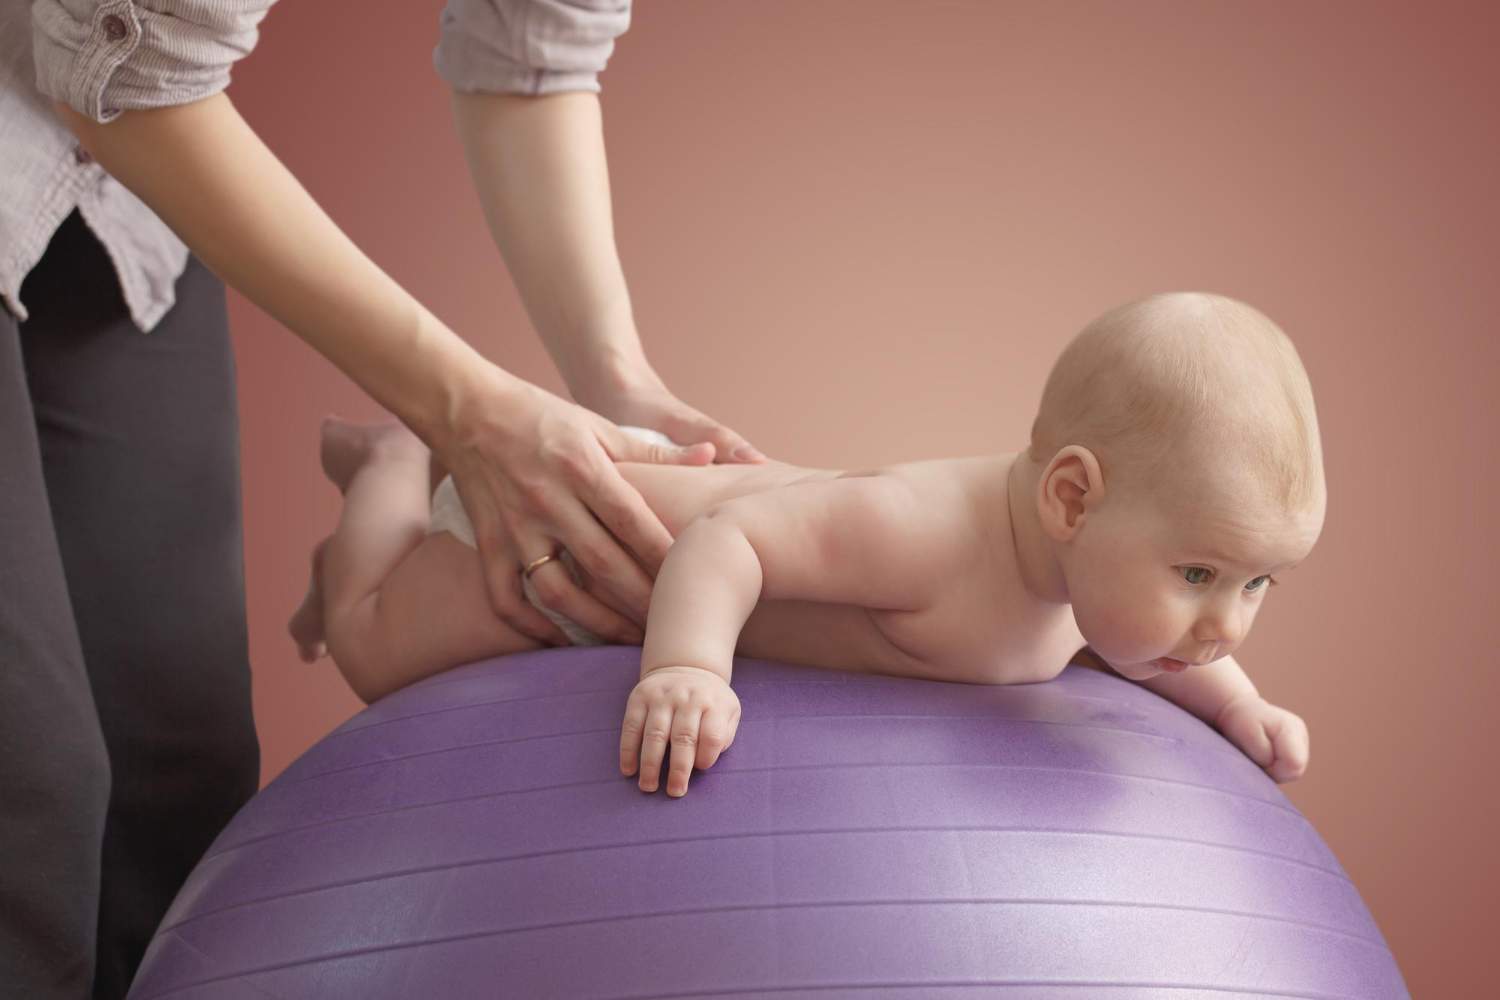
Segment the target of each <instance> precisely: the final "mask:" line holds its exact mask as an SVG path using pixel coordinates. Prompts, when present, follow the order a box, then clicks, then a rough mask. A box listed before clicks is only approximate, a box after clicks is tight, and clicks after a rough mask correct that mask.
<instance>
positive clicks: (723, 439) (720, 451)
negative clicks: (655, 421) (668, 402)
mask: <svg viewBox="0 0 1500 1000" xmlns="http://www.w3.org/2000/svg"><path fill="white" fill-rule="evenodd" d="M679 405H680V409H676V410H673V411H672V413H671V414H669V415H668V416H667V418H666V419H665V420H664V421H662V426H661V428H660V430H661V432H662V433H663V434H665V435H666V436H667V437H669V438H671V439H672V440H673V441H676V442H678V443H679V444H684V445H687V444H693V443H696V442H700V441H707V442H708V443H709V444H711V445H713V446H714V461H715V462H718V463H720V464H725V463H731V462H749V463H759V462H764V461H765V460H766V456H764V455H762V454H761V453H760V451H759V450H758V449H757V448H755V447H754V446H753V445H752V444H750V442H749V441H746V440H745V439H744V438H743V437H741V436H740V435H738V434H736V433H735V432H734V431H732V430H730V429H729V428H728V427H725V426H724V425H723V424H721V423H719V422H718V421H717V420H714V419H713V418H712V417H709V416H706V415H704V414H703V413H700V412H699V411H697V410H695V409H693V408H692V407H691V406H688V405H686V404H679Z"/></svg>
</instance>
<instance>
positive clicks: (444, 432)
mask: <svg viewBox="0 0 1500 1000" xmlns="http://www.w3.org/2000/svg"><path fill="white" fill-rule="evenodd" d="M453 341H454V342H457V344H458V345H461V346H460V347H459V350H457V351H455V352H453V353H450V354H448V357H446V358H442V359H433V360H434V361H435V363H434V364H433V365H432V366H431V368H430V369H429V370H433V371H436V372H437V385H436V389H435V391H434V392H432V393H431V394H430V397H429V398H430V401H429V402H427V403H425V404H423V405H419V406H417V407H416V408H415V410H414V411H413V414H412V416H411V417H410V418H408V417H407V416H406V415H405V414H399V413H398V414H397V415H398V416H400V417H402V419H403V420H405V421H406V423H407V425H408V426H410V427H411V429H412V430H413V431H414V432H415V433H416V435H417V436H418V437H420V438H421V439H422V440H423V441H425V442H426V443H427V445H428V447H430V448H431V449H432V451H433V454H434V456H436V458H437V459H438V461H439V462H440V463H442V464H443V465H444V467H447V468H451V462H452V456H454V455H455V454H457V453H459V452H461V451H464V450H467V449H468V448H469V447H470V446H472V445H473V444H474V442H476V441H478V440H480V439H483V438H485V437H492V436H494V435H496V434H500V435H502V436H503V434H504V432H505V430H506V428H507V427H508V426H509V425H510V423H511V421H510V420H509V419H508V417H507V415H508V414H511V413H514V412H515V410H516V408H517V407H522V408H526V407H527V406H528V405H529V404H527V403H526V402H524V401H523V400H524V399H525V397H526V396H528V395H529V394H530V393H533V392H536V391H539V390H537V388H536V387H535V386H533V385H531V383H529V382H527V381H525V380H524V379H520V378H517V377H516V376H515V375H512V374H511V373H510V372H507V371H506V370H505V369H503V368H500V367H498V366H497V365H494V364H492V363H491V362H489V361H488V360H486V359H485V358H484V356H483V355H481V354H479V353H478V352H477V351H474V350H473V349H472V348H471V347H470V346H469V345H468V344H466V343H464V342H463V341H462V340H461V339H460V338H458V337H457V336H454V338H453ZM450 343H452V342H450ZM444 353H447V352H444Z"/></svg>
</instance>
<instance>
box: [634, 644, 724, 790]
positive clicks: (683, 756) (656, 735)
mask: <svg viewBox="0 0 1500 1000" xmlns="http://www.w3.org/2000/svg"><path fill="white" fill-rule="evenodd" d="M739 725H740V699H739V697H738V696H737V695H735V693H734V690H733V689H732V688H731V687H730V686H729V684H728V682H727V681H725V680H724V678H722V677H720V676H719V675H718V674H716V673H714V672H713V671H712V670H704V669H703V668H701V667H661V668H660V669H657V670H653V671H651V672H650V673H649V674H647V675H646V676H645V677H643V678H641V682H640V683H639V684H637V685H636V686H635V690H633V691H631V692H630V699H629V700H628V701H626V703H625V723H624V725H623V726H621V727H620V773H621V774H623V775H625V776H626V777H629V776H630V775H632V774H635V773H636V768H637V765H639V768H640V772H641V778H640V788H641V791H643V792H654V791H656V785H657V778H658V776H659V775H660V774H661V762H662V757H663V756H664V755H665V754H666V748H667V743H668V741H669V740H670V742H671V744H672V759H671V764H670V766H669V769H668V771H667V794H668V795H670V796H672V797H673V798H677V797H680V796H683V795H686V794H687V786H688V776H689V775H690V774H692V773H693V765H694V764H697V766H698V767H699V768H700V769H704V770H706V769H708V768H710V767H713V764H714V761H716V760H718V759H719V754H721V753H723V752H724V750H725V749H727V748H728V746H729V744H731V743H733V742H734V734H735V731H736V730H737V729H739Z"/></svg>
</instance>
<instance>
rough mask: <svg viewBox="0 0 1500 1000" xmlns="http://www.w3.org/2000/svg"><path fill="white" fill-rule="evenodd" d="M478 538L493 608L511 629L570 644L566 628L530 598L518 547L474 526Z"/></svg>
mask: <svg viewBox="0 0 1500 1000" xmlns="http://www.w3.org/2000/svg"><path fill="white" fill-rule="evenodd" d="M474 537H475V541H476V542H477V543H478V545H479V558H480V562H481V565H482V566H483V568H484V583H485V587H486V589H487V590H488V591H489V596H490V607H492V608H494V610H495V614H496V615H497V616H498V617H499V618H500V619H501V620H502V621H504V622H505V623H506V624H507V625H509V626H510V627H511V628H513V629H515V630H516V631H517V632H520V633H522V634H523V635H528V636H530V637H531V638H533V639H535V640H536V641H537V642H545V643H548V644H549V645H553V646H566V645H569V643H568V637H567V636H566V635H564V634H563V632H562V629H560V628H558V627H557V626H556V625H554V624H552V622H550V621H548V620H547V616H546V615H544V614H542V613H541V612H540V611H538V610H537V609H536V608H534V607H532V605H531V602H530V601H528V600H527V599H526V594H525V591H524V590H523V588H522V582H521V571H520V569H519V568H518V566H519V564H520V559H521V557H520V555H519V554H517V552H516V551H515V549H514V547H513V546H511V545H508V544H505V543H503V542H501V541H500V540H499V537H498V536H497V535H496V534H495V533H494V532H493V531H490V532H486V531H483V530H481V529H480V527H479V525H477V524H476V525H475V526H474Z"/></svg>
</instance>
